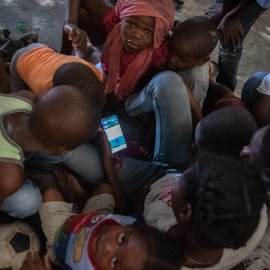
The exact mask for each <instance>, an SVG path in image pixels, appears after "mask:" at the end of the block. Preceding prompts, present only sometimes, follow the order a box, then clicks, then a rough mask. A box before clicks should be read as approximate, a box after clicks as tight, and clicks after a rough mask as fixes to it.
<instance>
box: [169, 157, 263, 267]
mask: <svg viewBox="0 0 270 270" xmlns="http://www.w3.org/2000/svg"><path fill="white" fill-rule="evenodd" d="M265 195H266V194H265V189H264V186H263V183H262V181H261V179H260V177H259V176H258V174H257V173H256V172H255V171H254V170H252V168H250V167H249V166H247V165H245V164H244V163H243V162H241V161H237V160H235V159H233V158H231V157H226V156H215V155H213V156H209V157H203V159H200V160H199V161H198V162H197V163H195V164H194V165H193V166H191V167H190V168H189V169H188V170H187V171H186V172H185V173H184V174H183V175H182V177H181V180H180V181H179V184H178V186H177V188H176V189H174V190H173V192H172V199H171V204H172V208H173V212H174V214H175V217H176V219H177V222H178V225H177V226H178V227H179V232H180V233H179V235H178V237H179V238H180V239H183V240H184V243H183V244H184V251H185V261H184V266H183V267H181V269H182V270H186V269H200V268H202V269H209V270H210V269H215V270H220V269H231V268H232V267H234V266H236V265H237V264H239V263H240V262H241V261H242V260H243V259H244V258H246V257H247V255H248V254H249V253H251V251H252V250H253V249H254V248H255V247H256V246H257V244H258V243H259V241H260V239H261V238H262V236H263V234H264V232H265V230H266V227H267V209H266V206H265V205H263V203H264V199H265Z"/></svg>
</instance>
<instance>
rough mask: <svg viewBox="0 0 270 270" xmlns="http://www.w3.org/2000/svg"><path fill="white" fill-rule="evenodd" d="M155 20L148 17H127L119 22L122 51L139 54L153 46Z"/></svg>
mask: <svg viewBox="0 0 270 270" xmlns="http://www.w3.org/2000/svg"><path fill="white" fill-rule="evenodd" d="M154 29H155V18H154V17H150V16H128V17H124V18H123V19H122V21H121V38H122V41H123V44H124V51H125V52H126V53H130V54H137V53H140V52H141V51H142V50H145V49H147V48H150V47H152V46H153V44H154Z"/></svg>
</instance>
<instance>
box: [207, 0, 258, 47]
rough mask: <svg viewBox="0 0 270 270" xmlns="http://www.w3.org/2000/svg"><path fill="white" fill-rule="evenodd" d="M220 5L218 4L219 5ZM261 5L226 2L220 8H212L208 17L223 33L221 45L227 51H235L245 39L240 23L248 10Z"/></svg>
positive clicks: (250, 1)
mask: <svg viewBox="0 0 270 270" xmlns="http://www.w3.org/2000/svg"><path fill="white" fill-rule="evenodd" d="M217 5H218V4H217ZM256 5H259V4H258V3H257V1H256V0H239V1H237V3H236V4H235V1H233V0H224V1H223V3H222V4H219V6H216V7H219V8H212V9H211V8H210V10H209V11H208V12H207V13H206V16H207V17H208V18H209V19H211V20H212V21H213V22H214V23H216V25H217V26H218V30H219V31H220V32H221V34H222V35H221V43H222V46H223V47H224V48H225V49H226V48H227V49H230V50H235V49H236V48H237V46H238V45H239V43H240V41H241V39H242V38H243V35H244V34H243V28H242V24H241V21H240V17H241V15H243V14H244V13H245V12H246V11H247V10H248V9H251V8H253V7H255V6H256Z"/></svg>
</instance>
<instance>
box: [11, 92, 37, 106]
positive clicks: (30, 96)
mask: <svg viewBox="0 0 270 270" xmlns="http://www.w3.org/2000/svg"><path fill="white" fill-rule="evenodd" d="M12 95H13V96H18V97H23V98H26V99H29V100H30V101H31V102H33V103H36V102H37V100H38V96H37V95H36V94H35V93H34V92H32V91H30V90H21V91H18V92H14V93H12Z"/></svg>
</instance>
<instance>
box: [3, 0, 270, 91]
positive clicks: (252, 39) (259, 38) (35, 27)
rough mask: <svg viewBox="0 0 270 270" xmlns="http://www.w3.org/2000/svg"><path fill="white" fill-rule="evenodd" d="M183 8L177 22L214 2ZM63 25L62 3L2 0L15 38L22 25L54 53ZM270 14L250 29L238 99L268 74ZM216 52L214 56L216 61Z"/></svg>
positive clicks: (5, 22) (188, 0) (187, 0)
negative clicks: (255, 77) (259, 75)
mask: <svg viewBox="0 0 270 270" xmlns="http://www.w3.org/2000/svg"><path fill="white" fill-rule="evenodd" d="M184 2H185V4H184V7H183V9H182V10H180V12H178V13H177V14H176V18H180V19H181V20H185V19H187V18H189V17H191V16H195V15H203V14H204V13H205V12H206V11H207V10H208V8H209V6H211V5H212V4H213V3H214V2H215V1H213V0H201V1H196V0H185V1H184ZM63 21H64V0H1V1H0V27H4V28H8V29H10V31H11V32H12V35H13V37H14V38H19V37H20V36H21V35H22V32H20V31H19V30H18V29H17V25H18V24H23V25H24V28H25V30H24V32H35V33H37V34H38V36H39V41H40V42H41V43H45V44H47V45H50V46H53V47H54V48H56V49H57V50H58V49H59V48H60V45H61V32H62V25H63ZM269 44H270V10H267V11H266V12H265V13H264V14H263V15H262V16H261V17H260V18H259V20H258V21H257V22H256V23H255V24H254V25H253V27H252V29H251V31H250V33H249V34H248V36H247V38H246V41H245V44H244V45H245V48H244V53H243V56H242V61H241V63H240V67H239V71H238V86H237V89H236V94H237V95H238V96H239V95H240V93H241V89H242V86H243V83H244V82H245V81H246V80H247V78H249V76H250V75H252V74H253V73H254V72H256V71H260V70H264V71H267V72H270V62H269V55H270V46H269ZM217 55H218V48H216V50H215V51H214V52H213V54H212V59H213V60H216V59H217Z"/></svg>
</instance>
